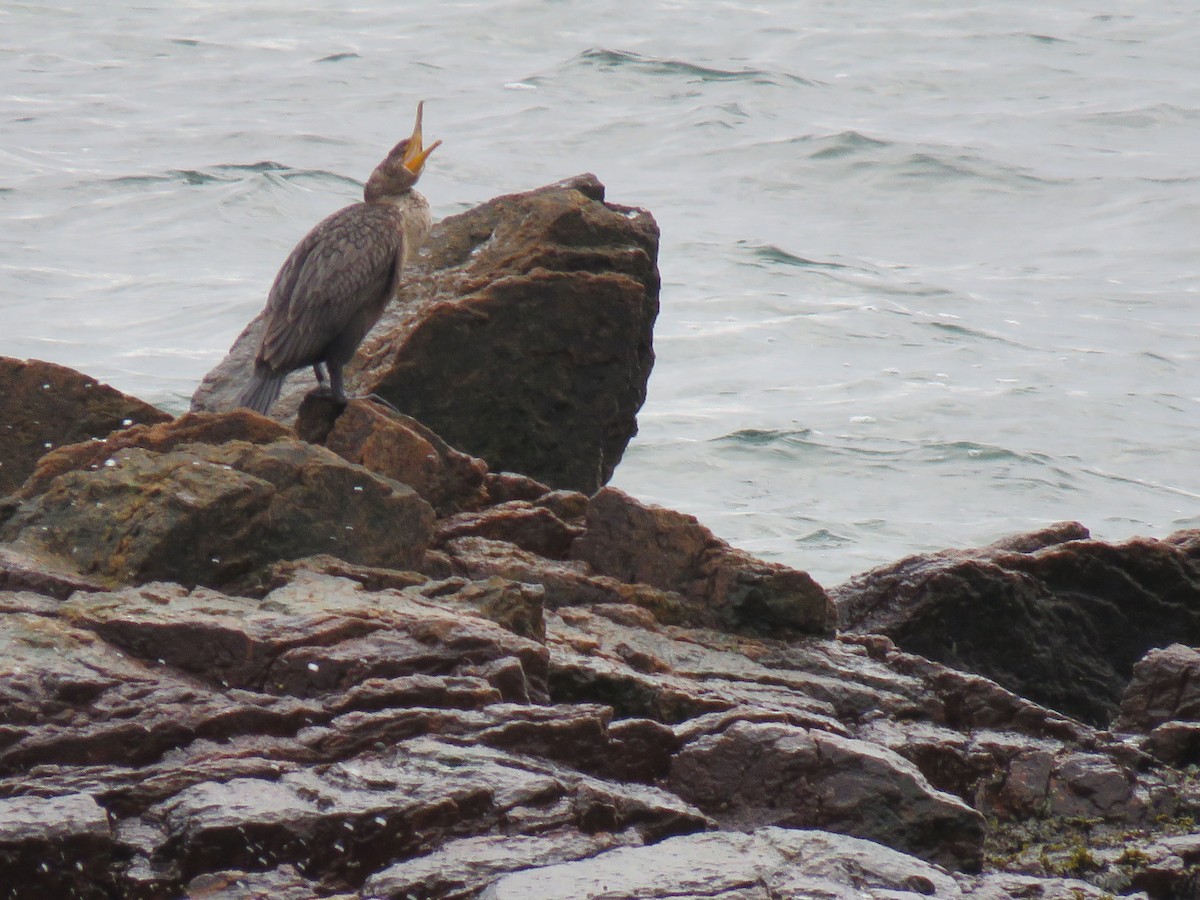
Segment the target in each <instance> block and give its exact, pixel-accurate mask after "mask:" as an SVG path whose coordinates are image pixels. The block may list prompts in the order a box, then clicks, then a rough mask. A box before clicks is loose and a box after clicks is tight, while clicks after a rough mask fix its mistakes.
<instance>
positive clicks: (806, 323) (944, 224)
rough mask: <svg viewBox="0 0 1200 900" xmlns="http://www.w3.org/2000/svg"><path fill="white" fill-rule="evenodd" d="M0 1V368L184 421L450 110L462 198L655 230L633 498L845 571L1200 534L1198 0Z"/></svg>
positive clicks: (804, 564)
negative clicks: (41, 374)
mask: <svg viewBox="0 0 1200 900" xmlns="http://www.w3.org/2000/svg"><path fill="white" fill-rule="evenodd" d="M75 7H76V8H68V7H67V5H66V4H57V3H5V4H4V5H3V6H0V133H2V135H3V137H2V139H0V355H8V356H17V357H33V358H40V359H47V360H52V361H55V362H59V363H63V364H66V365H69V366H73V367H75V368H78V369H80V370H82V371H84V372H86V373H88V374H90V375H93V376H95V377H97V378H100V379H101V380H104V381H107V382H109V383H111V384H112V385H114V386H115V387H117V388H119V389H121V390H123V391H127V392H130V393H133V394H136V395H138V396H140V397H143V398H145V399H147V400H149V401H151V402H153V403H155V404H158V405H161V406H163V407H164V408H166V409H168V410H171V411H175V412H178V411H182V410H184V409H186V407H187V402H188V398H189V396H190V394H191V392H192V390H193V388H194V386H195V384H196V383H197V381H198V380H199V379H200V377H201V376H202V375H203V374H204V373H205V372H206V371H207V370H208V369H209V368H211V367H212V366H213V365H214V364H215V363H216V362H218V361H219V360H220V359H221V357H222V356H223V355H224V353H225V351H226V350H227V349H228V347H229V344H230V343H231V341H232V340H233V338H234V337H235V336H236V335H237V334H238V332H239V331H240V330H241V328H242V327H243V325H244V324H245V323H246V322H247V321H248V320H249V319H250V318H251V317H253V316H254V315H255V314H256V313H257V312H258V310H259V309H260V308H261V306H262V304H263V302H264V300H265V296H266V292H267V289H268V287H269V285H270V283H271V280H272V278H273V277H274V274H275V271H276V270H277V268H278V266H279V264H280V263H281V262H282V261H283V259H284V257H285V256H286V255H287V253H288V251H289V250H290V249H291V247H292V246H293V245H294V243H295V242H296V241H297V240H298V239H299V238H300V237H301V236H302V235H303V234H304V233H305V232H306V231H307V230H308V229H309V228H310V227H311V226H312V225H313V224H315V223H316V222H317V221H318V220H319V219H320V218H321V217H323V216H324V215H326V214H327V213H329V212H331V211H333V210H335V209H337V208H339V207H340V206H343V205H345V204H347V203H350V202H353V201H355V200H356V199H358V197H359V195H360V192H361V184H362V180H363V179H364V178H365V177H366V175H367V174H368V173H369V172H370V170H371V169H372V167H373V166H374V165H375V163H376V162H377V161H378V160H379V159H380V158H381V155H382V153H383V152H384V151H386V149H387V148H389V147H390V146H391V145H392V144H393V143H394V142H395V141H396V140H397V139H398V138H400V137H402V136H404V135H405V134H407V132H408V129H409V128H410V127H411V122H412V115H413V111H414V108H415V104H416V101H417V100H419V99H425V100H426V101H427V104H426V116H425V126H426V135H427V137H428V138H429V139H437V138H440V139H442V140H443V141H444V144H443V146H442V147H441V148H440V149H439V150H438V151H437V152H436V153H435V154H434V156H433V157H432V159H431V162H430V164H429V167H428V169H427V170H426V174H425V176H424V178H423V179H422V182H421V186H422V191H423V193H425V195H426V196H427V197H428V198H429V200H430V203H431V205H432V206H433V209H434V213H435V215H436V216H445V215H449V214H452V213H456V212H459V211H462V210H464V209H467V208H469V207H471V206H473V205H475V204H476V203H479V202H481V201H483V200H486V199H489V198H491V197H493V196H496V195H498V194H503V193H509V192H513V191H520V190H527V189H531V188H535V187H538V186H541V185H544V184H548V183H550V182H554V181H557V180H560V179H562V178H565V177H567V176H570V175H574V174H577V173H580V172H585V171H590V172H594V173H595V174H596V175H597V176H599V178H600V179H601V180H602V181H603V182H604V183H605V184H606V185H607V186H608V196H609V198H610V199H612V200H613V201H615V202H618V203H622V204H628V205H636V206H642V207H645V208H646V209H649V210H650V211H651V212H652V213H653V214H654V216H655V218H656V219H657V220H658V222H659V225H660V226H661V228H662V246H661V251H660V260H659V262H660V267H661V270H662V275H663V289H662V310H661V314H660V316H659V319H658V325H657V329H656V333H655V349H656V352H657V356H658V359H657V363H656V366H655V369H654V374H653V377H652V378H651V381H650V390H649V398H648V400H647V402H646V405H645V407H644V408H643V409H642V411H641V414H640V417H639V421H640V428H641V431H640V434H639V435H638V437H637V438H636V439H635V440H634V441H633V443H632V444H631V445H630V447H629V449H628V451H627V452H626V455H625V458H624V460H623V462H622V463H621V465H620V467H619V468H618V471H617V474H616V477H615V479H614V484H616V485H617V486H619V487H621V488H622V489H624V490H626V491H629V492H630V493H632V494H634V495H636V496H638V497H640V498H642V499H644V500H647V501H650V502H654V503H660V504H664V505H667V506H670V507H673V508H676V509H680V510H684V511H686V512H690V513H693V514H695V515H696V516H698V517H699V518H700V519H701V521H703V522H704V523H706V524H707V525H708V526H710V527H711V528H712V529H713V530H714V531H715V532H716V533H717V534H718V535H720V536H721V537H724V538H726V539H727V540H729V541H731V542H732V543H734V544H736V545H738V546H740V547H744V548H746V549H748V550H750V551H751V552H754V553H756V554H758V555H761V556H763V557H765V558H768V559H773V560H778V561H780V562H784V563H787V564H790V565H794V566H798V567H800V568H804V569H806V570H808V571H810V572H811V573H812V574H813V575H814V576H815V577H817V578H818V580H820V581H821V582H822V583H825V584H833V583H836V582H837V581H840V580H841V579H843V578H845V577H847V576H849V575H851V574H853V573H856V572H859V571H862V570H863V569H866V568H868V567H870V566H872V565H876V564H879V563H884V562H888V561H890V560H893V559H896V558H898V557H900V556H902V555H904V554H907V553H911V552H918V551H926V550H932V549H938V548H942V547H952V546H973V545H979V544H982V543H987V542H989V541H992V540H995V539H997V538H999V537H1001V536H1003V535H1005V534H1008V533H1011V532H1015V531H1021V530H1027V529H1031V528H1036V527H1039V526H1041V525H1044V524H1046V523H1049V522H1053V521H1056V520H1061V519H1078V520H1080V521H1082V522H1083V523H1084V524H1085V525H1087V526H1088V527H1089V528H1090V529H1091V530H1092V532H1093V534H1094V535H1096V536H1098V537H1102V538H1106V539H1112V540H1119V539H1124V538H1126V537H1129V536H1131V535H1135V534H1144V535H1166V534H1168V533H1170V532H1171V531H1173V530H1175V529H1179V528H1187V527H1196V526H1198V525H1200V450H1198V447H1200V442H1198V441H1197V439H1196V431H1197V412H1198V411H1200V386H1198V379H1200V364H1198V361H1197V343H1198V338H1200V335H1198V332H1200V325H1198V323H1197V312H1196V309H1195V306H1196V303H1197V290H1198V287H1200V277H1198V270H1200V256H1198V253H1197V245H1198V238H1200V171H1198V170H1200V49H1198V48H1200V16H1197V15H1196V13H1195V8H1194V6H1193V5H1191V4H1188V3H1185V2H1171V0H1164V2H1156V3H1153V4H1149V3H1138V4H1132V3H1125V4H1110V5H1108V6H1103V5H1102V6H1097V5H1096V4H1094V3H1085V2H1082V0H1066V2H1061V3H1053V4H1047V3H1030V2H1015V3H986V4H984V3H962V2H933V0H916V2H912V3H904V4H897V3H888V2H881V0H839V2H806V3H802V2H780V3H761V4H750V3H732V2H715V0H704V2H686V3H685V2H657V3H655V2H649V3H643V4H628V3H623V2H611V0H610V2H603V0H599V2H586V3H585V2H531V0H521V2H448V3H440V4H424V3H421V4H418V3H415V2H412V3H409V2H395V0H362V2H358V3H355V4H353V5H351V6H349V7H347V8H342V7H340V5H335V4H326V5H323V6H318V7H316V8H314V7H312V6H308V7H307V8H306V7H302V6H301V5H299V4H294V3H290V2H250V3H233V2H221V0H212V2H205V0H191V2H172V3H142V4H139V5H137V6H133V5H125V4H114V3H105V2H94V3H88V4H77V5H75Z"/></svg>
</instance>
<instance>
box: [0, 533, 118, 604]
mask: <svg viewBox="0 0 1200 900" xmlns="http://www.w3.org/2000/svg"><path fill="white" fill-rule="evenodd" d="M107 587H108V585H107V584H105V583H104V582H103V581H102V580H100V579H98V578H88V577H86V576H84V575H81V574H80V573H79V572H77V571H75V569H74V568H73V567H72V566H71V565H70V564H68V563H67V562H66V561H65V560H62V559H60V558H59V557H57V556H56V555H54V554H52V553H37V552H36V551H33V552H31V548H24V549H18V548H16V547H12V546H9V545H5V544H0V591H35V592H37V593H38V594H44V595H45V596H47V597H57V598H58V599H59V600H65V599H67V597H69V596H71V594H73V593H74V592H75V591H100V590H105V589H106V588H107Z"/></svg>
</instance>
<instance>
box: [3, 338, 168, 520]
mask: <svg viewBox="0 0 1200 900" xmlns="http://www.w3.org/2000/svg"><path fill="white" fill-rule="evenodd" d="M170 418H171V417H170V416H169V415H167V414H166V413H164V412H162V411H160V410H157V409H155V408H154V407H153V406H151V405H150V404H148V403H143V402H142V401H141V400H138V399H136V398H134V397H130V396H127V395H126V394H122V393H121V392H120V391H118V390H115V389H113V388H111V387H109V386H108V385H106V384H100V383H99V382H98V381H96V380H95V379H94V378H88V377H87V376H86V375H81V374H80V373H79V372H76V371H74V370H73V369H68V368H66V367H65V366H59V365H55V364H54V363H48V362H42V361H40V360H28V361H25V360H19V359H11V358H9V357H0V422H3V423H4V424H3V425H0V497H3V496H4V495H5V494H9V493H12V492H13V491H14V490H16V489H17V488H18V487H20V486H21V483H22V482H24V481H25V479H26V478H28V477H29V475H30V473H32V472H33V467H34V464H35V463H36V462H37V461H38V460H39V459H41V458H42V457H43V456H44V455H45V454H46V453H47V451H49V450H51V449H54V448H56V447H61V446H63V445H64V444H74V443H77V442H79V441H89V440H93V439H98V438H102V437H104V436H105V435H107V434H108V433H109V432H111V431H116V430H117V429H119V428H122V427H124V426H127V425H132V424H134V423H137V422H144V423H150V424H153V423H155V422H164V421H167V420H168V419H170Z"/></svg>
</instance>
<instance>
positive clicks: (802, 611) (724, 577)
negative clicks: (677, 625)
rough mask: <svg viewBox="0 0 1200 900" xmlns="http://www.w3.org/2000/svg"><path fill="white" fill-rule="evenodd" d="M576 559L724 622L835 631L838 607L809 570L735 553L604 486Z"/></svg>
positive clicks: (673, 515)
mask: <svg viewBox="0 0 1200 900" xmlns="http://www.w3.org/2000/svg"><path fill="white" fill-rule="evenodd" d="M572 556H573V557H574V558H576V559H581V560H583V561H585V562H587V563H588V564H589V565H590V566H591V567H592V569H594V570H595V571H596V572H598V573H599V574H601V575H608V576H611V577H613V578H616V579H618V580H619V581H623V582H627V583H643V584H648V585H651V586H653V587H656V588H659V589H661V590H664V591H676V592H678V593H679V594H682V595H683V596H684V597H687V598H689V599H691V600H694V601H696V602H700V603H703V604H704V605H705V606H707V607H709V608H710V609H712V611H713V614H714V615H715V617H716V619H717V621H718V623H719V624H720V625H721V627H724V628H728V629H731V630H734V631H743V632H759V633H765V634H774V635H784V634H828V633H831V632H832V630H833V628H834V611H833V606H832V604H831V603H830V600H829V597H828V596H827V595H826V594H825V591H824V590H822V589H821V586H820V585H819V584H817V583H816V582H815V581H813V580H812V578H810V577H809V576H808V575H807V574H806V573H804V572H800V571H797V570H795V569H789V568H787V567H786V566H781V565H776V564H773V563H767V562H763V561H762V560H758V559H755V558H754V557H752V556H750V555H749V554H747V553H743V552H741V551H739V550H734V549H733V548H732V547H730V546H729V545H728V544H726V543H725V542H724V541H721V540H719V539H718V538H717V537H716V536H715V535H713V533H712V532H711V531H709V530H708V529H707V528H705V527H704V526H703V525H701V524H700V523H699V522H697V521H696V519H695V518H694V517H692V516H688V515H685V514H683V513H679V512H675V511H674V510H669V509H664V508H662V507H658V506H650V505H647V504H643V503H639V502H638V501H636V500H634V499H633V498H632V497H630V496H629V495H627V494H625V493H623V492H621V491H618V490H616V489H615V488H605V489H604V490H602V491H599V492H598V493H597V494H596V495H595V496H593V497H592V498H591V500H590V501H589V503H588V510H587V531H586V533H585V534H584V535H583V536H582V537H581V538H579V540H578V541H576V542H575V545H574V548H573V550H572Z"/></svg>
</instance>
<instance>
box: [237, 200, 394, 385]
mask: <svg viewBox="0 0 1200 900" xmlns="http://www.w3.org/2000/svg"><path fill="white" fill-rule="evenodd" d="M402 242H403V238H402V237H401V235H400V231H399V229H398V228H397V226H396V221H395V218H394V216H393V215H392V214H390V213H389V211H387V210H386V209H380V208H377V207H374V206H371V205H368V204H365V203H356V204H355V205H353V206H348V207H346V208H345V209H342V210H339V211H338V212H336V213H334V214H333V215H331V216H329V217H328V218H327V219H325V220H323V221H322V222H320V223H319V224H318V225H317V226H316V227H315V228H313V230H312V231H310V232H309V233H308V234H307V235H305V236H304V238H303V239H302V240H301V241H300V243H299V244H297V245H296V248H295V249H294V250H292V252H291V255H289V256H288V258H287V260H286V261H285V262H284V264H283V266H282V267H281V268H280V270H279V274H278V275H277V276H276V277H275V283H274V284H273V285H272V286H271V293H270V296H269V297H268V299H267V315H266V325H265V327H264V330H263V337H262V343H261V344H260V345H259V351H258V361H259V362H260V363H262V364H266V365H268V366H270V367H271V368H272V369H273V370H275V371H276V372H284V371H291V370H292V369H297V368H299V367H301V366H304V365H310V364H311V363H313V362H315V361H316V360H317V359H318V358H319V356H320V354H321V352H322V350H324V348H325V346H326V345H327V344H328V343H329V342H330V341H331V340H332V339H333V338H334V336H336V335H337V334H338V333H340V332H341V331H342V329H343V328H345V327H346V326H347V325H348V324H349V323H350V322H351V320H353V319H354V318H355V315H356V314H357V313H359V312H360V311H361V310H362V309H363V308H364V307H367V306H371V305H380V304H382V303H383V302H384V301H385V300H386V297H384V296H383V295H384V293H386V292H387V291H390V290H391V288H392V286H393V283H394V277H395V268H396V262H397V260H398V259H403V257H404V254H403V249H404V248H403V247H402V246H401V244H402Z"/></svg>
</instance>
